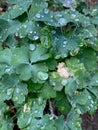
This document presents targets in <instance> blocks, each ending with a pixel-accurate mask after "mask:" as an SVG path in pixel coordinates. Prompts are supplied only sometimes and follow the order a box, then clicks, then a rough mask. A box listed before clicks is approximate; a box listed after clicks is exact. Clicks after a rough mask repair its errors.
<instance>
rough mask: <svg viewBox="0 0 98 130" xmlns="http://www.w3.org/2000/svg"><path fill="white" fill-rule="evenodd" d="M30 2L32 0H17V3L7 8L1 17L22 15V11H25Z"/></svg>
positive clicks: (8, 17)
mask: <svg viewBox="0 0 98 130" xmlns="http://www.w3.org/2000/svg"><path fill="white" fill-rule="evenodd" d="M31 2H32V0H29V1H26V0H25V1H23V0H20V1H17V3H15V4H14V5H13V6H12V7H10V8H9V10H8V11H7V12H6V13H4V14H3V15H2V16H1V18H5V19H15V18H17V17H18V16H20V15H22V14H23V13H24V12H26V11H27V9H28V8H29V6H30V4H31Z"/></svg>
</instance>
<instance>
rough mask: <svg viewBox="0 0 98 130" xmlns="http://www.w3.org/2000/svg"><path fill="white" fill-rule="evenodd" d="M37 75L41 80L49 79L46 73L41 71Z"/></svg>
mask: <svg viewBox="0 0 98 130" xmlns="http://www.w3.org/2000/svg"><path fill="white" fill-rule="evenodd" d="M37 75H38V78H39V79H40V80H46V79H48V74H47V73H45V72H41V71H39V72H38V74H37Z"/></svg>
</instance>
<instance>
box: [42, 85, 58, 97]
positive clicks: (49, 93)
mask: <svg viewBox="0 0 98 130" xmlns="http://www.w3.org/2000/svg"><path fill="white" fill-rule="evenodd" d="M41 96H42V97H43V98H45V99H50V98H55V97H56V91H55V90H54V89H53V87H52V86H50V85H49V84H48V83H45V84H44V87H43V88H42V90H41Z"/></svg>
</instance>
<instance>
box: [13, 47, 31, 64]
mask: <svg viewBox="0 0 98 130" xmlns="http://www.w3.org/2000/svg"><path fill="white" fill-rule="evenodd" d="M11 51H12V61H11V64H12V65H13V66H17V65H20V64H23V63H28V62H29V54H28V47H26V46H22V47H20V48H12V49H11Z"/></svg>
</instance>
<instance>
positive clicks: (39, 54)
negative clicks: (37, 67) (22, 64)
mask: <svg viewBox="0 0 98 130" xmlns="http://www.w3.org/2000/svg"><path fill="white" fill-rule="evenodd" d="M48 58H49V54H48V52H47V49H45V48H43V47H42V46H40V45H38V46H36V48H35V50H32V51H31V52H30V61H31V63H35V62H38V61H43V60H46V59H48Z"/></svg>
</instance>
